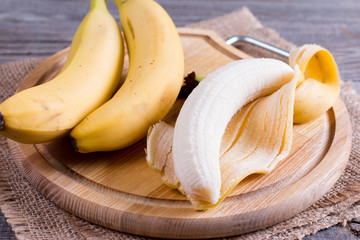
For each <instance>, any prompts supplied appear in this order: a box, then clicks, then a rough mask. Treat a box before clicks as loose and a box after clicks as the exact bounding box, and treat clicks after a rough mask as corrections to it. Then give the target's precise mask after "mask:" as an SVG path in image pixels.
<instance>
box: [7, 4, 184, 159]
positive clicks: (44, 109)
mask: <svg viewBox="0 0 360 240" xmlns="http://www.w3.org/2000/svg"><path fill="white" fill-rule="evenodd" d="M115 2H116V4H117V6H118V8H119V13H120V23H121V26H122V29H123V33H124V36H125V40H126V45H127V49H128V54H129V71H128V74H127V78H126V79H125V82H124V83H123V84H122V85H121V87H120V88H119V86H120V76H121V74H122V68H123V62H124V44H123V40H122V34H121V31H120V29H119V26H118V24H117V22H116V21H115V19H114V18H113V17H112V16H111V14H110V13H109V11H108V9H107V6H106V0H90V11H89V12H88V14H87V15H86V16H85V18H84V19H83V21H82V23H81V24H80V26H79V27H78V29H77V31H76V33H75V36H74V39H73V41H72V44H71V47H70V52H69V56H68V58H67V61H66V63H65V65H64V66H63V68H62V70H61V72H60V73H59V74H58V75H57V76H56V77H55V78H54V79H52V80H51V81H49V82H47V83H44V84H42V85H38V86H35V87H32V88H29V89H26V90H24V91H21V92H19V93H17V94H15V95H13V96H12V97H10V98H8V99H7V100H5V101H4V102H3V103H2V104H1V105H0V134H1V135H4V136H6V137H8V138H10V139H13V140H15V141H18V142H22V143H42V142H47V141H51V140H54V139H56V138H59V137H61V136H64V135H68V134H70V135H71V137H72V140H73V145H74V147H75V148H76V149H77V151H79V152H93V151H110V150H116V149H120V148H124V147H127V146H129V145H131V144H133V143H135V142H137V141H138V140H140V139H141V138H143V137H144V136H145V135H146V132H147V130H148V128H149V126H150V125H152V124H154V123H155V122H157V121H159V120H160V119H162V118H163V117H164V116H165V115H166V114H167V112H168V111H169V110H170V108H171V107H172V105H173V104H174V102H175V100H176V98H177V96H178V93H179V91H180V88H181V85H182V83H183V75H184V54H183V49H182V44H181V41H180V37H179V34H178V33H177V30H176V27H175V25H174V23H173V21H172V20H171V18H170V17H169V15H168V14H167V13H166V11H165V10H164V9H163V8H162V7H161V6H160V5H158V4H157V3H156V2H154V1H153V0H127V1H124V0H115Z"/></svg>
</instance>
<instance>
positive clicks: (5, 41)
mask: <svg viewBox="0 0 360 240" xmlns="http://www.w3.org/2000/svg"><path fill="white" fill-rule="evenodd" d="M158 2H159V3H160V4H161V5H162V6H163V7H164V8H165V9H166V10H167V11H168V13H169V14H170V16H171V17H172V18H173V20H174V22H175V24H176V25H177V26H179V27H181V26H185V25H186V24H190V23H194V22H197V21H200V20H204V19H208V18H213V17H217V16H220V15H223V14H226V13H229V12H231V11H234V10H237V9H240V8H241V7H244V6H246V7H248V8H249V9H250V10H251V11H252V13H253V14H254V15H255V16H256V17H257V18H258V19H259V20H260V21H261V22H262V23H263V25H265V26H267V27H270V28H273V29H275V30H276V31H278V32H279V33H280V35H281V36H282V37H283V38H285V39H287V40H288V41H290V42H293V43H295V44H297V45H302V44H305V43H317V44H320V45H322V46H324V47H325V48H327V49H329V50H330V51H331V52H332V53H333V55H334V56H335V59H336V61H337V63H338V65H339V68H340V74H341V76H342V79H343V80H344V81H347V82H350V83H351V84H352V86H353V87H354V88H355V89H356V90H357V92H358V93H360V1H359V0H342V1H336V0H317V1H316V0H262V1H257V0H239V1H238V0H158ZM108 6H109V9H110V12H111V13H112V14H113V15H114V16H115V18H116V19H118V11H117V8H116V6H115V4H114V2H113V1H108ZM88 8H89V1H87V0H31V1H28V0H1V7H0V64H5V63H7V62H10V61H16V60H19V59H24V58H31V57H46V56H49V55H52V54H53V53H55V52H57V51H59V50H61V49H63V48H64V47H67V46H68V45H70V42H71V40H72V37H73V34H74V32H75V30H76V28H77V26H78V25H79V23H80V21H81V20H82V18H83V17H84V15H85V14H86V13H87V11H88ZM359 220H360V219H359ZM356 221H357V220H354V221H352V222H351V224H348V225H347V226H345V227H342V226H334V227H332V228H329V229H327V230H326V231H322V232H319V233H317V234H315V235H313V236H309V237H306V238H305V239H358V238H357V237H356V235H357V234H358V232H357V231H356V228H358V229H360V224H358V223H357V222H356ZM358 236H360V235H358ZM0 239H15V237H14V234H13V232H12V231H11V228H10V227H9V225H8V224H7V223H6V220H5V218H4V216H3V215H2V214H1V213H0Z"/></svg>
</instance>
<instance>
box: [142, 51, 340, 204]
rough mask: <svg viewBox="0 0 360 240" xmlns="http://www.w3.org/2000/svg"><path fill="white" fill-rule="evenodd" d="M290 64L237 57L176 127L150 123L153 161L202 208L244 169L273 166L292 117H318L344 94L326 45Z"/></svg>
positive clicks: (196, 93) (206, 85)
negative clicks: (341, 92)
mask: <svg viewBox="0 0 360 240" xmlns="http://www.w3.org/2000/svg"><path fill="white" fill-rule="evenodd" d="M290 65H291V66H292V68H291V67H290V66H289V65H287V64H285V63H282V62H279V61H277V60H273V59H248V60H240V61H236V62H233V63H230V64H228V65H225V66H223V67H221V68H219V69H218V70H216V71H215V72H213V73H212V74H210V75H209V76H207V77H206V78H205V79H204V80H203V81H201V82H200V83H199V85H198V87H196V88H195V89H194V90H193V92H192V93H191V94H190V95H189V97H188V99H187V100H186V101H185V103H184V106H183V107H182V109H181V111H180V114H179V117H178V119H177V121H176V124H175V128H174V127H172V126H170V125H168V124H166V123H164V122H159V123H157V124H155V125H154V126H152V127H151V128H150V129H149V132H148V137H147V149H146V160H147V163H148V165H149V166H151V167H152V168H154V169H157V170H159V172H160V175H161V179H162V181H163V182H164V183H165V184H167V185H168V186H169V187H171V188H177V189H178V190H179V191H180V192H181V193H183V194H184V195H185V196H186V197H187V198H188V199H189V200H190V202H191V203H192V205H193V207H194V208H195V209H198V210H204V209H207V208H211V207H214V206H216V205H217V204H219V203H220V202H221V201H222V200H224V198H225V197H226V196H227V195H228V194H229V193H230V192H231V190H232V189H233V188H234V187H235V186H236V185H237V184H238V183H239V182H240V181H241V180H242V179H244V178H245V177H246V176H248V175H250V174H252V173H268V172H270V171H271V170H272V169H273V168H274V167H275V166H276V165H277V164H278V163H279V162H280V161H281V160H283V159H285V158H286V157H287V155H288V154H289V152H290V149H291V144H292V124H293V122H295V120H296V122H299V123H303V122H307V121H310V120H313V119H315V118H317V117H319V116H320V115H322V114H323V113H324V112H326V111H327V110H328V108H330V107H331V105H332V104H333V103H334V102H335V101H336V99H337V97H338V94H339V92H338V86H339V74H338V70H337V66H336V63H335V61H334V59H333V57H332V55H331V54H330V52H329V51H327V50H325V49H323V48H322V47H320V46H317V45H305V46H303V47H300V48H298V49H295V50H293V51H292V52H291V53H290ZM293 69H295V71H294V70H293ZM290 80H291V81H290ZM314 82H315V83H314ZM313 85H315V87H313ZM280 87H281V88H280ZM279 88H280V89H279ZM277 89H278V90H277ZM310 95H311V96H310ZM319 96H321V97H319ZM306 98H308V99H306ZM237 110H238V112H237V113H235V112H236V111H237ZM295 117H296V119H295ZM225 127H226V128H225Z"/></svg>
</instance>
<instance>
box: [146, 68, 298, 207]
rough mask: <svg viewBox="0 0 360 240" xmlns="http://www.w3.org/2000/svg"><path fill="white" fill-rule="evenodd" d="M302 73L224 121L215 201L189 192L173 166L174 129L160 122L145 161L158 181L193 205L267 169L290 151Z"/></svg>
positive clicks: (151, 131) (206, 204) (202, 203)
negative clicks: (296, 99) (179, 193)
mask: <svg viewBox="0 0 360 240" xmlns="http://www.w3.org/2000/svg"><path fill="white" fill-rule="evenodd" d="M299 75H300V72H299V71H296V75H295V76H294V78H293V79H292V81H291V82H289V83H287V84H285V85H283V86H282V87H281V88H280V89H279V90H277V91H276V92H275V93H273V94H271V95H270V96H266V97H262V98H259V99H256V100H255V101H252V102H251V103H249V104H247V105H245V106H244V107H242V108H241V110H240V111H238V112H237V113H236V114H235V115H234V116H233V117H232V119H231V120H230V122H229V123H228V124H227V127H226V130H225V133H224V135H223V137H222V139H221V145H220V151H219V153H220V154H219V155H220V159H219V165H220V173H221V189H220V197H219V199H218V201H217V202H216V204H213V203H209V202H207V201H204V200H201V201H199V200H198V199H196V198H190V197H189V196H187V192H186V191H185V190H184V189H183V188H182V185H181V184H180V182H179V179H178V178H177V175H176V172H175V169H174V158H173V154H172V149H173V146H172V143H173V133H174V128H173V127H172V126H170V125H168V124H166V123H164V122H159V123H156V124H155V125H154V126H152V127H151V128H150V129H149V132H148V138H147V149H146V160H147V163H148V165H149V166H151V167H152V168H154V169H157V170H159V171H160V175H161V180H162V181H163V183H165V184H166V185H168V186H169V187H171V188H177V189H178V190H179V191H180V192H181V193H183V194H184V195H186V196H187V197H188V198H189V199H190V201H191V203H192V204H193V206H194V208H195V209H198V210H204V209H207V208H211V207H214V206H216V205H218V204H219V203H220V202H221V201H223V200H224V199H225V197H226V196H227V195H228V194H229V193H230V192H231V191H232V189H233V188H234V187H235V186H236V185H237V184H238V183H239V182H240V181H241V180H243V179H244V178H245V177H247V176H249V175H250V174H252V173H262V174H265V173H268V172H270V171H272V169H274V168H275V166H276V165H277V164H278V163H279V162H280V161H281V160H283V159H285V157H286V156H287V155H288V154H289V152H290V150H291V145H292V132H293V131H292V124H293V119H292V116H293V114H292V113H293V106H294V99H295V87H296V84H297V81H298V79H299Z"/></svg>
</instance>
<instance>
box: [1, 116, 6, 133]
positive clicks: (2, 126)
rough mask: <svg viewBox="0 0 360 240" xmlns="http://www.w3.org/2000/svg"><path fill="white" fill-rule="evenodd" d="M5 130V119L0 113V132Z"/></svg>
mask: <svg viewBox="0 0 360 240" xmlns="http://www.w3.org/2000/svg"><path fill="white" fill-rule="evenodd" d="M4 129H5V118H4V116H3V115H2V114H1V113H0V131H2V130H4Z"/></svg>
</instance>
